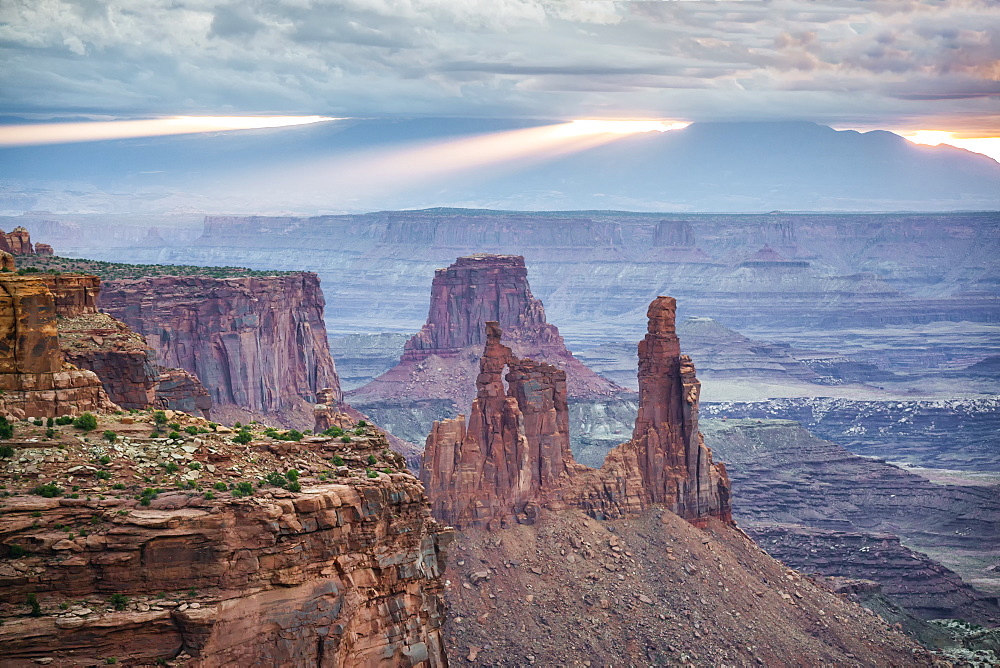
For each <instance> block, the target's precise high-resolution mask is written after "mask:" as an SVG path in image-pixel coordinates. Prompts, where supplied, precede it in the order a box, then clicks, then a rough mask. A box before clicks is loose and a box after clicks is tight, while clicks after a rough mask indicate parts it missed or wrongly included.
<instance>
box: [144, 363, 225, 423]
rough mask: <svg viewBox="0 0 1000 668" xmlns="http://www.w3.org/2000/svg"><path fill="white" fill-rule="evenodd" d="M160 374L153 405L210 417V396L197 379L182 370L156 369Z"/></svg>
mask: <svg viewBox="0 0 1000 668" xmlns="http://www.w3.org/2000/svg"><path fill="white" fill-rule="evenodd" d="M157 369H158V370H159V372H160V375H159V378H157V382H156V396H155V398H154V400H153V405H154V406H156V407H157V408H169V409H171V410H175V411H182V412H184V413H190V414H191V415H201V416H202V417H206V418H207V417H210V416H211V411H212V396H211V395H210V394H209V393H208V390H206V389H205V386H204V385H202V384H201V381H200V380H198V377H197V376H195V375H194V374H193V373H191V372H189V371H185V370H184V369H172V368H169V367H162V366H161V367H157Z"/></svg>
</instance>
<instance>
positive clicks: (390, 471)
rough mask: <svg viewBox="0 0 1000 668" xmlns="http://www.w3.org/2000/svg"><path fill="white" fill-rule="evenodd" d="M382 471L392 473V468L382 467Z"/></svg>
mask: <svg viewBox="0 0 1000 668" xmlns="http://www.w3.org/2000/svg"><path fill="white" fill-rule="evenodd" d="M382 473H392V469H391V468H389V467H388V466H386V467H385V468H384V469H382Z"/></svg>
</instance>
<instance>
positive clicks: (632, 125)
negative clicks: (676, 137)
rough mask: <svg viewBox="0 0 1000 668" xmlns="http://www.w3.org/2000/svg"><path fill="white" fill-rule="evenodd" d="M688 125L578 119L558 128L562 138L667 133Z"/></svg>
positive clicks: (671, 122) (663, 122) (670, 122)
mask: <svg viewBox="0 0 1000 668" xmlns="http://www.w3.org/2000/svg"><path fill="white" fill-rule="evenodd" d="M689 125H691V124H690V123H684V122H681V121H618V120H612V121H608V120H599V119H580V120H576V121H570V122H569V123H566V124H565V125H561V126H558V127H559V133H560V134H562V135H564V136H574V135H590V134H604V133H610V134H632V133H635V132H669V131H670V130H683V129H684V128H686V127H687V126H689Z"/></svg>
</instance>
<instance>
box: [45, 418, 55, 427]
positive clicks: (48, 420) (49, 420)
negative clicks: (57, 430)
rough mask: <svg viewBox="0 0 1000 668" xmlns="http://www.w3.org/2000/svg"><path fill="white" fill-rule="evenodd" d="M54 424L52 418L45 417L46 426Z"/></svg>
mask: <svg viewBox="0 0 1000 668" xmlns="http://www.w3.org/2000/svg"><path fill="white" fill-rule="evenodd" d="M55 424H56V421H55V420H54V419H53V418H46V419H45V426H46V427H54V426H55Z"/></svg>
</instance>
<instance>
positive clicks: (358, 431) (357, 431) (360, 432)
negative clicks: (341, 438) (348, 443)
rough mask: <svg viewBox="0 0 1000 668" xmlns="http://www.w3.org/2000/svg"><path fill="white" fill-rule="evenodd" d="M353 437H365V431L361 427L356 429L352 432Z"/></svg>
mask: <svg viewBox="0 0 1000 668" xmlns="http://www.w3.org/2000/svg"><path fill="white" fill-rule="evenodd" d="M354 435H355V436H364V435H365V430H364V429H363V428H362V427H358V428H357V429H355V430H354Z"/></svg>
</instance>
